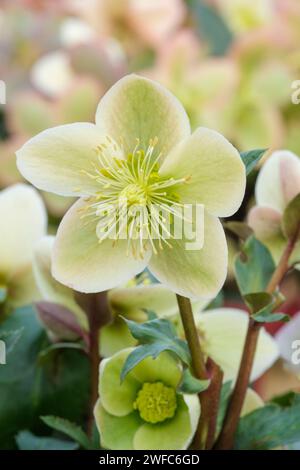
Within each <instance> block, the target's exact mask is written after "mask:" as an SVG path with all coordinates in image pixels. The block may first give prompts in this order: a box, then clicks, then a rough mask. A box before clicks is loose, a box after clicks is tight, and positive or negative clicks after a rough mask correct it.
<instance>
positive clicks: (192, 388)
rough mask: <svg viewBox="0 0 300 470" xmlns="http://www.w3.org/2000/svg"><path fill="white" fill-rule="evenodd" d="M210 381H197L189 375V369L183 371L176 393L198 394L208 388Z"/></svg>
mask: <svg viewBox="0 0 300 470" xmlns="http://www.w3.org/2000/svg"><path fill="white" fill-rule="evenodd" d="M209 384H210V380H199V379H196V377H194V376H193V375H192V374H191V371H190V369H185V370H184V372H183V375H182V381H181V384H180V385H179V388H178V391H179V392H182V393H200V392H204V390H206V389H207V388H208V387H209Z"/></svg>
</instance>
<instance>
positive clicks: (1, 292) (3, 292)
mask: <svg viewBox="0 0 300 470" xmlns="http://www.w3.org/2000/svg"><path fill="white" fill-rule="evenodd" d="M6 298H7V287H5V286H1V285H0V304H3V303H4V302H5V300H6Z"/></svg>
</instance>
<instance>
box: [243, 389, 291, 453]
mask: <svg viewBox="0 0 300 470" xmlns="http://www.w3.org/2000/svg"><path fill="white" fill-rule="evenodd" d="M277 401H278V403H280V400H279V399H278V398H277ZM278 403H269V404H267V405H266V406H264V407H262V408H259V409H257V410H255V411H253V412H252V413H249V414H247V415H246V416H244V417H243V418H241V419H240V422H239V426H238V430H237V433H236V437H235V444H234V448H235V449H237V450H251V449H257V450H271V449H275V448H276V447H279V446H283V445H287V444H293V443H297V442H299V441H300V394H297V393H295V394H294V396H293V397H290V399H289V405H287V404H286V403H284V406H280V404H278Z"/></svg>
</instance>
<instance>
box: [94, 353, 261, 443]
mask: <svg viewBox="0 0 300 470" xmlns="http://www.w3.org/2000/svg"><path fill="white" fill-rule="evenodd" d="M132 350H133V348H128V349H124V350H122V351H119V352H118V353H116V354H114V355H113V356H112V357H110V358H108V359H103V360H102V363H101V365H100V375H99V396H100V398H99V399H98V401H97V403H96V406H95V410H94V414H95V420H96V424H97V427H98V430H99V433H100V438H101V445H102V446H103V447H105V448H108V449H112V450H120V449H121V450H171V449H176V450H180V449H187V448H188V446H189V444H190V443H191V441H192V438H193V435H194V433H195V431H196V427H197V423H198V420H199V417H200V405H199V399H198V396H197V395H188V394H180V393H178V391H177V387H178V385H179V384H180V381H181V379H182V368H181V366H180V365H179V364H178V363H177V362H176V360H175V359H174V358H173V357H172V356H171V355H170V354H169V353H166V352H163V353H161V354H160V355H159V356H158V357H157V358H156V359H152V358H147V359H144V360H143V361H141V362H140V363H139V364H138V365H137V366H135V367H134V368H133V369H132V370H131V371H130V372H129V374H128V375H127V376H126V377H125V379H124V381H123V382H122V383H121V381H120V373H121V370H122V367H123V364H124V362H125V360H126V358H127V357H128V355H129V353H130V352H131V351H132ZM260 406H263V401H262V399H261V398H260V397H259V396H258V395H257V394H256V393H255V392H254V391H253V390H251V389H248V391H247V394H246V398H245V402H244V405H243V409H242V412H241V416H245V415H246V414H248V413H251V411H253V410H255V409H257V408H259V407H260Z"/></svg>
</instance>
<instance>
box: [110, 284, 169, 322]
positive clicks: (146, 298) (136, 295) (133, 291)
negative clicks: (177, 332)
mask: <svg viewBox="0 0 300 470" xmlns="http://www.w3.org/2000/svg"><path fill="white" fill-rule="evenodd" d="M108 295H109V301H110V305H111V307H112V309H113V310H114V311H116V312H118V313H120V314H122V315H125V316H130V317H131V316H133V315H135V314H139V313H140V314H143V313H144V312H143V310H144V309H147V310H151V311H153V312H155V313H156V314H157V315H158V316H159V317H164V318H165V317H170V316H172V315H175V314H176V313H178V305H177V301H176V295H175V294H174V292H171V291H170V289H167V288H166V287H165V286H163V285H162V284H151V285H139V286H134V287H127V288H126V287H124V288H116V289H113V290H111V291H110V292H109V294H108ZM144 316H145V314H144ZM145 319H146V318H145Z"/></svg>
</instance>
